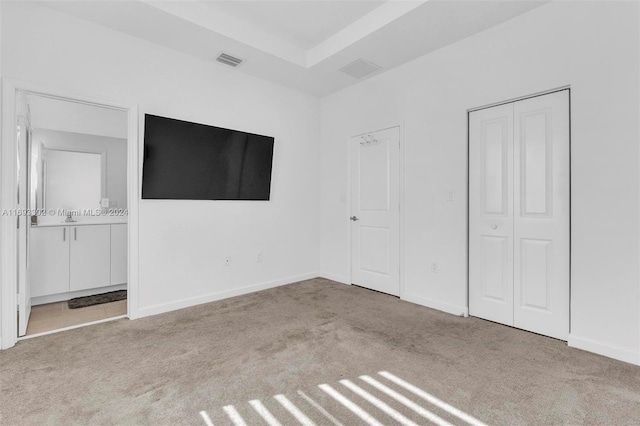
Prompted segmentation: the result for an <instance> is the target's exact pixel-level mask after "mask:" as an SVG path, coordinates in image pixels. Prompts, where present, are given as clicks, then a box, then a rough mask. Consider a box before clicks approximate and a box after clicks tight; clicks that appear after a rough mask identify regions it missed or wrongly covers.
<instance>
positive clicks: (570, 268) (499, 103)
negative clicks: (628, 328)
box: [465, 84, 573, 335]
mask: <svg viewBox="0 0 640 426" xmlns="http://www.w3.org/2000/svg"><path fill="white" fill-rule="evenodd" d="M563 90H567V91H568V92H569V335H570V334H571V287H572V274H571V271H572V269H573V257H572V255H571V246H572V233H571V224H572V222H573V221H572V216H573V212H572V209H571V206H572V202H571V200H572V193H571V187H572V185H571V182H572V173H571V171H572V168H571V163H572V156H571V152H572V145H571V85H569V84H567V85H565V86H560V87H556V88H554V89H549V90H543V91H540V92H536V93H532V94H529V95H524V96H518V97H516V98H512V99H509V100H505V101H499V102H494V103H491V104H487V105H483V106H479V107H474V108H469V109H467V169H466V170H467V198H466V201H467V210H466V214H467V220H466V223H465V224H466V226H467V263H466V266H467V285H466V287H465V290H466V292H467V294H466V302H467V316H468V312H469V286H470V284H471V277H470V272H469V271H470V262H471V251H470V248H469V238H470V234H469V232H470V223H469V221H470V220H471V215H470V214H469V213H470V212H469V209H470V201H469V197H470V195H471V194H470V184H471V182H470V180H471V175H470V173H469V167H470V165H471V159H470V157H469V148H470V142H471V141H470V136H471V135H470V132H469V118H470V117H469V116H470V114H471V113H472V112H474V111H480V110H483V109H487V108H493V107H496V106H500V105H505V104H510V103H513V102H518V101H523V100H525V99H531V98H536V97H538V96H544V95H549V94H551V93H556V92H561V91H563ZM507 327H508V326H507Z"/></svg>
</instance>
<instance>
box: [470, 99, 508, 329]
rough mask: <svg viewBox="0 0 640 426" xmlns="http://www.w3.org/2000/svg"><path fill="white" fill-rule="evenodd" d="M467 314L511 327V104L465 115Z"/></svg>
mask: <svg viewBox="0 0 640 426" xmlns="http://www.w3.org/2000/svg"><path fill="white" fill-rule="evenodd" d="M469 176H470V179H469V251H470V253H471V256H470V258H469V313H470V314H471V315H473V316H477V317H480V318H485V319H488V320H491V321H496V322H500V323H503V324H507V325H513V105H512V104H509V105H502V106H498V107H494V108H489V109H484V110H480V111H474V112H472V113H471V114H470V115H469Z"/></svg>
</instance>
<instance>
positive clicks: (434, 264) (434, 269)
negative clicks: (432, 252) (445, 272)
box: [431, 260, 440, 274]
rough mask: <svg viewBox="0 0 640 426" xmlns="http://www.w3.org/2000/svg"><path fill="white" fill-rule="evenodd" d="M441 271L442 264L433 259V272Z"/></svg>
mask: <svg viewBox="0 0 640 426" xmlns="http://www.w3.org/2000/svg"><path fill="white" fill-rule="evenodd" d="M439 271H440V265H438V262H436V261H435V260H432V261H431V272H433V273H434V274H437V273H438V272H439Z"/></svg>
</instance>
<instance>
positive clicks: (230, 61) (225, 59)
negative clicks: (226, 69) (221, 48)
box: [216, 53, 244, 68]
mask: <svg viewBox="0 0 640 426" xmlns="http://www.w3.org/2000/svg"><path fill="white" fill-rule="evenodd" d="M216 61H218V62H222V63H223V64H225V65H229V66H230V67H234V68H235V67H237V66H238V65H240V64H241V63H243V62H244V59H240V58H236V57H235V56H231V55H228V54H226V53H221V54H219V55H218V57H217V58H216Z"/></svg>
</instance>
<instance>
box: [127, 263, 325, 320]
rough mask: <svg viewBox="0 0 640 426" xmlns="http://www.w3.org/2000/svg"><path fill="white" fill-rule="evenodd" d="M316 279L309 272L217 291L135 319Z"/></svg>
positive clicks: (149, 310)
mask: <svg viewBox="0 0 640 426" xmlns="http://www.w3.org/2000/svg"><path fill="white" fill-rule="evenodd" d="M317 277H318V273H317V272H309V273H307V274H302V275H296V276H293V277H286V278H280V279H277V280H272V281H266V282H262V283H257V284H251V285H247V286H244V287H238V288H234V289H230V290H224V291H219V292H216V293H209V294H204V295H202V296H196V297H189V298H186V299H181V300H178V301H175V302H171V303H164V304H160V305H153V306H147V307H145V308H139V309H138V316H137V317H136V318H142V317H148V316H151V315H157V314H163V313H165V312H170V311H175V310H178V309H184V308H188V307H191V306H196V305H201V304H203V303H209V302H215V301H217V300H222V299H228V298H229V297H235V296H241V295H243V294H247V293H253V292H254V291H260V290H266V289H269V288H273V287H279V286H281V285H286V284H292V283H295V282H298V281H304V280H309V279H312V278H317Z"/></svg>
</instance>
